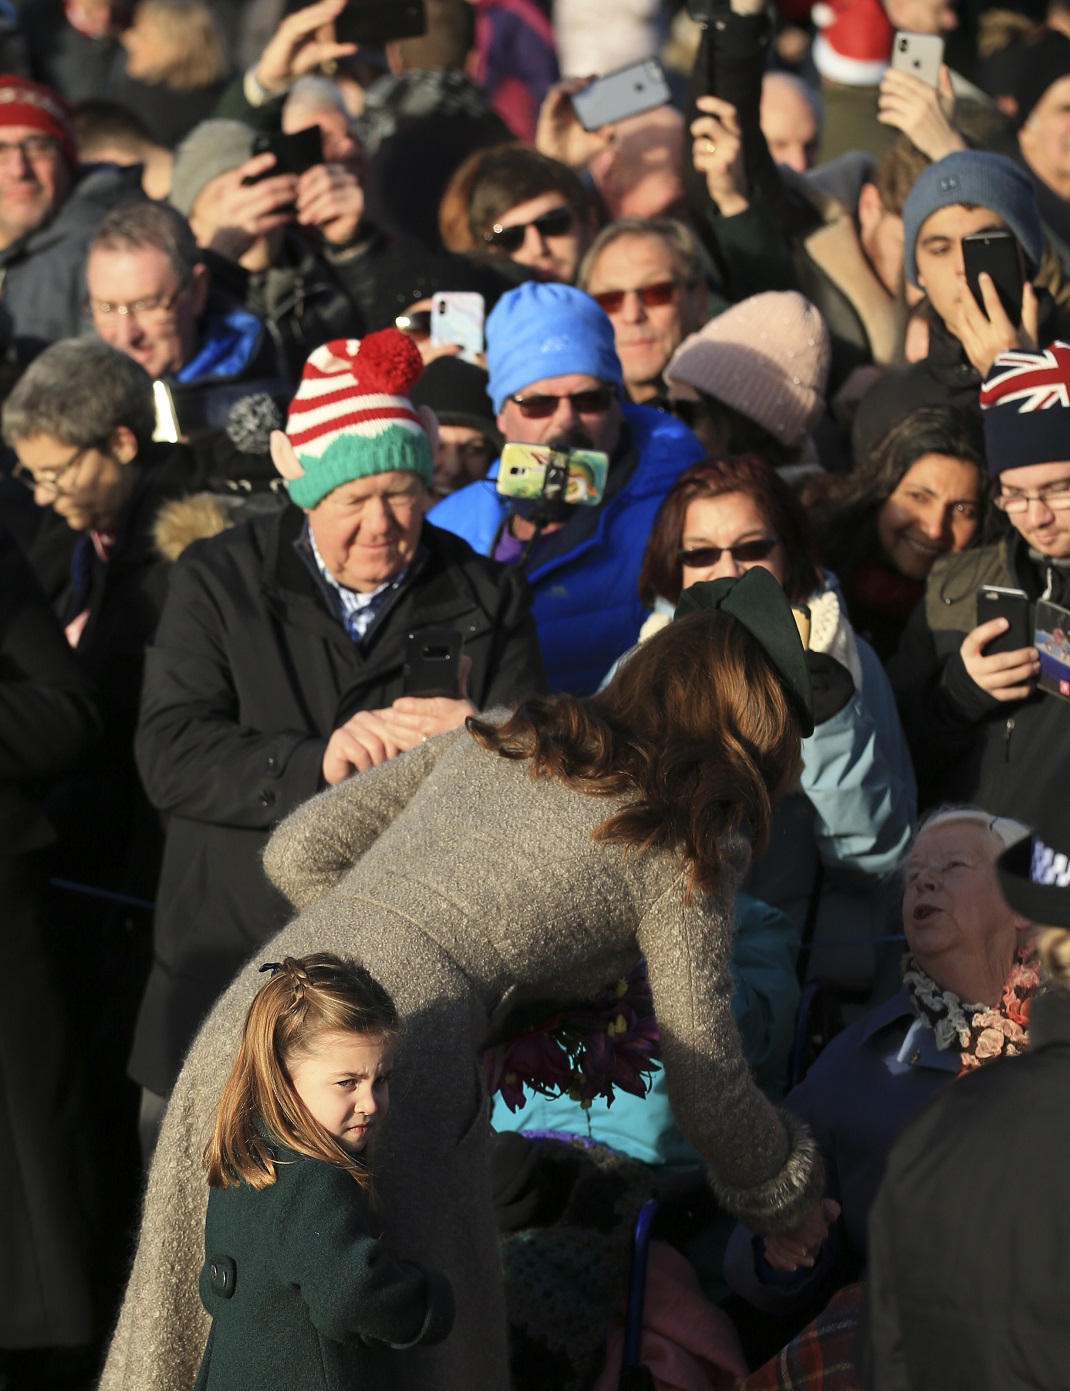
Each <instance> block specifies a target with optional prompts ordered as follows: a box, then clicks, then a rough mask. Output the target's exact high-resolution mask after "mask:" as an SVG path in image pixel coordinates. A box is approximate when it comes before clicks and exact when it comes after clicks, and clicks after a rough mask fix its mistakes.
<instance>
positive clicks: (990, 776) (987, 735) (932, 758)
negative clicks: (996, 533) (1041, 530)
mask: <svg viewBox="0 0 1070 1391" xmlns="http://www.w3.org/2000/svg"><path fill="white" fill-rule="evenodd" d="M1049 582H1050V584H1051V598H1052V599H1053V600H1054V602H1055V603H1057V604H1062V605H1063V606H1065V607H1070V568H1068V567H1067V564H1066V562H1065V561H1064V562H1060V563H1059V564H1055V563H1051V564H1041V563H1040V562H1038V561H1035V560H1033V559H1032V558H1031V557H1030V555H1029V551H1028V548H1027V546H1026V544H1025V542H1024V541H1023V540H1022V538H1021V536H1020V535H1019V534H1018V532H1017V531H1012V532H1011V533H1010V534H1009V535H1008V536H1007V537H1006V538H1005V539H1004V540H1002V541H1000V542H999V543H998V544H996V545H991V546H982V547H980V548H979V549H977V550H972V551H963V552H962V553H961V554H959V555H947V556H941V558H940V559H939V560H938V561H937V562H936V564H935V565H934V566H933V568H932V570H931V571H930V572H929V579H928V583H927V585H926V589H925V601H924V603H922V604H919V605H918V607H917V609H916V610H915V612H914V615H913V617H912V618H911V620H910V622H909V624H908V625H907V628H906V631H905V632H904V634H903V641H902V642H901V643H900V646H899V650H898V652H897V653H896V655H895V657H894V658H893V659H892V660H891V662H889V664H888V675H889V677H890V678H891V682H892V688H893V690H894V691H895V696H896V701H897V702H898V705H899V713H900V715H901V716H902V717H903V727H904V729H905V730H906V734H907V740H908V742H909V744H910V749H911V753H912V754H913V758H914V766H915V768H916V769H917V770H918V781H919V784H920V801H921V805H922V806H923V807H924V806H930V805H933V804H934V803H937V802H945V801H953V802H976V803H977V804H978V805H979V806H982V807H984V809H985V810H986V811H989V812H992V813H993V815H1000V816H1013V817H1017V818H1018V820H1020V821H1024V822H1025V823H1026V825H1035V824H1036V822H1037V821H1038V820H1042V819H1043V814H1044V811H1045V808H1046V805H1047V803H1048V801H1049V799H1051V798H1057V799H1058V798H1061V797H1063V796H1064V795H1065V789H1066V781H1067V775H1068V771H1070V762H1068V759H1067V755H1066V753H1065V752H1064V751H1065V750H1066V749H1067V745H1068V740H1070V704H1068V703H1067V702H1066V701H1065V700H1063V699H1062V698H1061V697H1060V696H1055V695H1049V694H1047V693H1046V692H1044V691H1039V690H1038V691H1035V692H1034V693H1033V695H1031V696H1029V697H1028V698H1027V699H1026V700H1018V701H1013V702H1011V703H1007V702H1006V701H999V700H996V699H995V697H994V696H990V695H988V694H987V693H986V692H985V691H983V690H982V689H981V688H980V686H978V685H977V684H976V683H975V682H974V681H972V680H971V679H970V677H969V676H967V674H966V668H965V666H964V665H963V662H962V657H961V656H960V655H959V648H960V647H961V645H962V640H963V638H964V637H965V636H966V634H967V633H969V632H971V631H972V630H973V629H974V628H975V627H976V626H977V590H978V589H979V588H980V586H981V585H999V586H1003V587H1010V588H1015V589H1024V590H1025V592H1026V594H1027V595H1028V596H1029V599H1030V604H1031V605H1032V604H1035V603H1036V601H1037V599H1039V598H1040V596H1041V594H1042V593H1043V592H1044V590H1045V588H1046V587H1047V585H1048V583H1049ZM1029 630H1030V633H1032V631H1033V621H1032V609H1031V611H1030V629H1029Z"/></svg>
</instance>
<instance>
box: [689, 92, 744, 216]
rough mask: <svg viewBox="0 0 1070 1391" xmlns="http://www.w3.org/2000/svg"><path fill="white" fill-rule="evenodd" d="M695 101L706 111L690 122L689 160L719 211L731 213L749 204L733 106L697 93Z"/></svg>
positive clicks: (737, 125)
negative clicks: (703, 180)
mask: <svg viewBox="0 0 1070 1391" xmlns="http://www.w3.org/2000/svg"><path fill="white" fill-rule="evenodd" d="M695 105H696V106H697V107H698V109H699V110H700V111H702V112H704V113H705V114H704V115H702V116H700V117H699V118H698V119H697V120H695V121H692V122H691V136H692V144H691V162H692V164H694V166H695V169H696V170H697V171H698V173H700V174H702V175H703V177H704V178H705V180H706V189H707V191H708V193H709V195H710V197H711V198H712V199H713V201H714V202H715V203H716V204H717V206H718V208H719V209H720V211H721V214H722V215H723V216H724V217H734V216H735V215H736V213H741V212H746V210H747V208H749V207H750V198H749V196H748V189H747V174H746V170H745V169H744V167H743V133H742V131H741V130H740V128H739V117H738V115H737V114H736V108H735V107H734V106H733V105H732V103H731V102H728V101H722V100H721V98H720V97H699V98H698V99H697V101H696V102H695Z"/></svg>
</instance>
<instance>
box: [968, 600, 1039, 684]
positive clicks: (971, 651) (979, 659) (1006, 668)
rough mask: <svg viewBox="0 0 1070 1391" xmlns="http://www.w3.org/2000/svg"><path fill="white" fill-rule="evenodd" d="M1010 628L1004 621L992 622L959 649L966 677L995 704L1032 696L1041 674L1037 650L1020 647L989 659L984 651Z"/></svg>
mask: <svg viewBox="0 0 1070 1391" xmlns="http://www.w3.org/2000/svg"><path fill="white" fill-rule="evenodd" d="M1009 627H1010V624H1009V623H1008V622H1007V620H1006V619H1005V618H993V619H990V620H989V622H987V623H981V624H979V625H978V627H976V628H974V630H973V632H971V633H967V634H966V636H965V637H964V638H963V640H962V646H961V647H960V648H959V655H960V656H961V657H962V665H963V666H964V667H965V668H966V675H967V676H969V678H970V680H971V681H973V682H974V683H975V685H978V686H980V688H981V690H982V691H987V692H988V694H989V695H990V696H992V697H993V698H994V699H995V700H1001V701H1006V700H1024V699H1025V698H1026V696H1028V695H1032V693H1033V682H1034V681H1035V680H1036V678H1037V676H1038V675H1039V674H1040V654H1039V653H1038V652H1037V649H1036V648H1035V647H1019V648H1017V649H1015V651H1013V652H994V653H992V655H991V656H988V657H986V656H985V651H984V649H985V648H986V647H987V645H988V644H989V643H990V642H991V641H992V640H993V639H994V638H998V637H999V635H1000V633H1005V632H1006V631H1007V629H1008V628H1009Z"/></svg>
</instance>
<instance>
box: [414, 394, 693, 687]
mask: <svg viewBox="0 0 1070 1391" xmlns="http://www.w3.org/2000/svg"><path fill="white" fill-rule="evenodd" d="M621 411H622V414H623V417H624V423H625V426H626V430H627V435H626V440H625V441H623V442H622V449H623V448H625V447H627V443H630V444H631V447H632V448H634V449H635V450H636V451H637V452H638V455H639V459H638V462H637V463H636V465H635V469H634V471H633V472H632V474H631V476H630V477H629V479H628V481H627V482H626V483H625V484H624V486H623V487H622V488H621V489H620V490H619V492H616V493H613V494H612V495H611V496H610V497H609V498H607V500H606V501H605V502H604V503H603V504H602V505H601V506H600V507H592V508H589V509H588V508H581V509H578V510H577V513H576V514H575V515H574V516H573V517H572V518H571V520H570V521H569V522H568V523H567V529H568V530H569V532H570V537H569V538H565V542H566V544H565V547H564V548H561V547H559V546H555V545H554V542H553V538H551V540H550V542H549V543H548V552H547V554H545V555H543V556H542V557H541V558H540V559H538V560H536V562H535V563H534V564H533V565H531V566H530V568H529V569H528V571H527V576H528V579H529V580H530V581H531V586H532V588H533V589H534V591H535V604H534V608H533V612H534V614H535V623H536V626H537V627H538V630H539V640H540V642H541V643H542V653H543V659H544V661H545V663H546V671H547V674H548V675H549V678H550V684H551V686H552V687H553V688H554V690H558V691H568V692H570V693H571V694H573V695H589V694H590V693H591V692H592V691H594V690H597V688H598V685H599V682H600V681H601V680H602V677H603V676H604V675H605V674H606V671H607V670H608V669H609V667H610V666H611V665H612V663H613V662H614V661H615V660H616V659H617V658H618V657H619V656H620V655H621V653H622V652H626V651H627V650H628V648H629V647H631V646H632V645H633V644H634V642H635V640H636V638H637V637H638V636H639V628H640V625H641V624H642V622H643V619H644V618H645V617H646V609H645V608H644V606H643V605H642V604H641V603H640V601H639V571H640V569H641V568H642V564H643V553H644V551H645V550H646V543H647V537H648V536H649V535H650V528H651V526H652V524H653V521H654V514H655V513H656V512H657V510H658V507H659V506H660V504H661V501H662V499H663V498H664V497H665V494H666V493H667V492H668V491H669V489H670V488H671V487H672V485H673V483H674V482H675V481H676V479H677V477H678V476H679V475H680V474H681V473H682V472H683V471H684V469H685V468H688V467H689V466H690V465H691V464H694V463H697V462H698V461H699V460H700V459H701V458H703V457H704V451H703V448H702V446H701V445H700V444H699V442H698V440H697V439H696V438H695V436H694V435H693V434H692V433H691V431H690V430H689V429H687V427H686V426H684V425H681V424H680V422H679V421H678V420H676V419H674V418H673V417H672V416H671V415H665V414H663V413H662V412H661V411H655V410H651V409H650V408H649V407H648V406H633V405H630V404H627V403H625V404H623V405H622V407H621ZM618 458H619V454H618ZM497 467H498V466H497V464H496V463H495V465H494V466H493V467H492V468H491V470H490V472H489V473H488V475H487V477H486V478H485V479H481V480H480V481H479V482H477V483H470V484H469V485H468V486H467V487H466V488H462V489H460V491H459V492H456V493H451V494H450V496H449V497H447V498H443V500H442V501H441V502H440V503H439V504H438V505H437V506H436V507H434V508H432V510H431V512H430V513H429V517H430V520H431V521H432V522H434V523H435V524H436V526H441V527H445V528H446V530H447V531H453V532H456V534H457V535H458V536H463V537H464V539H465V540H466V541H467V542H468V543H469V545H471V546H472V547H473V548H474V549H475V550H476V551H478V552H479V553H480V554H481V555H490V553H491V550H492V548H493V546H494V541H495V538H496V536H497V535H498V531H499V529H500V527H501V524H502V522H503V520H504V519H505V516H506V513H507V511H508V508H509V503H508V499H506V498H503V497H501V496H500V495H499V494H498V492H497V490H496V488H495V486H494V479H496V478H497V476H498V474H497ZM610 476H611V478H612V471H611V475H610Z"/></svg>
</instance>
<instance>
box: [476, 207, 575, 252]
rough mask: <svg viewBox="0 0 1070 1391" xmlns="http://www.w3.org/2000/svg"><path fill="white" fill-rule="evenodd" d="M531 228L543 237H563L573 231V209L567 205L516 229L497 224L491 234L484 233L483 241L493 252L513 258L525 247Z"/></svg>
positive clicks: (523, 223) (534, 218) (541, 214)
mask: <svg viewBox="0 0 1070 1391" xmlns="http://www.w3.org/2000/svg"><path fill="white" fill-rule="evenodd" d="M529 227H534V228H535V230H536V231H537V232H538V234H539V235H540V236H541V237H563V236H565V235H566V234H567V233H568V232H569V231H571V229H572V209H571V208H570V207H569V206H568V204H567V203H566V204H564V206H563V207H560V208H551V209H550V211H549V212H547V213H540V214H539V216H538V217H533V218H532V219H531V221H530V222H518V223H517V224H516V225H515V226H514V227H503V226H502V224H501V223H500V222H496V223H495V224H494V226H493V227H492V228H491V229H490V231H489V232H484V233H483V240H484V241H485V242H486V243H487V244H488V246H490V247H491V248H492V249H493V250H496V251H504V252H505V253H506V255H507V256H511V255H512V254H513V252H514V251H519V250H520V248H521V247H522V246H523V245H524V238H525V237H526V236H527V233H528V228H529Z"/></svg>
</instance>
